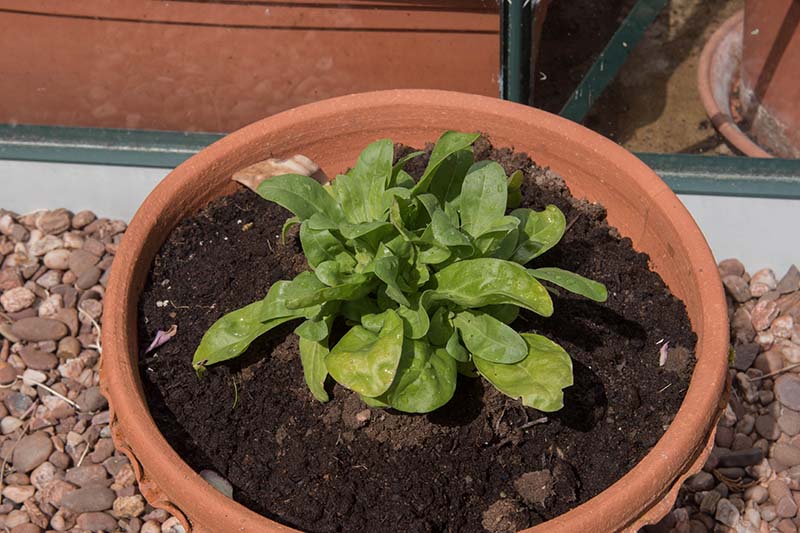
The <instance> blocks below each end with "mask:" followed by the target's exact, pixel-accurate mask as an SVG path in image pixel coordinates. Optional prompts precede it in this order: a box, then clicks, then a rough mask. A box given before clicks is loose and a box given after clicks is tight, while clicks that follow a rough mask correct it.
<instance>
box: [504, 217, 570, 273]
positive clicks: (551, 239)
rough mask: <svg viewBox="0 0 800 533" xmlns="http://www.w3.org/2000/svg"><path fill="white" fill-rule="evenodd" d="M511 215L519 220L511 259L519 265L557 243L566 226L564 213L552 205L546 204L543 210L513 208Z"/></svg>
mask: <svg viewBox="0 0 800 533" xmlns="http://www.w3.org/2000/svg"><path fill="white" fill-rule="evenodd" d="M511 216H512V217H516V218H518V219H519V220H520V226H519V227H520V230H521V231H520V233H519V242H518V243H517V249H516V251H515V252H514V255H513V256H512V257H511V260H512V261H515V262H517V263H519V264H521V265H524V264H525V263H527V262H528V261H530V260H531V259H533V258H534V257H538V256H540V255H542V254H543V253H545V252H546V251H547V250H549V249H550V248H552V247H553V246H555V245H556V244H558V241H560V240H561V237H563V236H564V231H565V229H566V227H567V221H566V219H565V218H564V213H562V212H561V210H560V209H559V208H557V207H556V206H554V205H548V206H547V207H546V208H545V210H544V211H533V210H532V209H515V210H514V211H512V212H511Z"/></svg>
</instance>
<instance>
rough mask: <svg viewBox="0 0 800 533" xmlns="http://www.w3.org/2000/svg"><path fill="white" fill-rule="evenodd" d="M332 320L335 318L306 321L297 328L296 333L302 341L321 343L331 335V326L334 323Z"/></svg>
mask: <svg viewBox="0 0 800 533" xmlns="http://www.w3.org/2000/svg"><path fill="white" fill-rule="evenodd" d="M332 318H333V317H327V318H322V319H314V318H310V319H308V320H304V321H303V322H302V323H301V324H300V325H299V326H297V327H296V328H295V330H294V332H295V333H296V334H297V336H298V337H300V338H301V339H306V340H309V341H314V342H320V341H322V340H323V339H326V338H327V337H328V334H329V333H330V326H331V323H332V322H333V320H332Z"/></svg>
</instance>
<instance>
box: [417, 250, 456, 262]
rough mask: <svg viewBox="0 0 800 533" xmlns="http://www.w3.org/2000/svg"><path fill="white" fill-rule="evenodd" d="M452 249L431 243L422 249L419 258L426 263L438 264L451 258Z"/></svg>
mask: <svg viewBox="0 0 800 533" xmlns="http://www.w3.org/2000/svg"><path fill="white" fill-rule="evenodd" d="M450 256H451V253H450V250H448V249H447V248H445V247H443V246H437V245H431V246H429V247H428V248H426V249H424V250H422V251H420V253H419V260H420V261H421V262H423V263H425V264H426V265H438V264H441V263H444V262H445V261H447V260H448V259H450Z"/></svg>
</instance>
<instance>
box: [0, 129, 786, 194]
mask: <svg viewBox="0 0 800 533" xmlns="http://www.w3.org/2000/svg"><path fill="white" fill-rule="evenodd" d="M222 136H223V135H222V134H216V133H182V132H172V131H146V130H116V129H96V128H66V127H58V126H9V125H0V159H14V160H23V161H40V162H48V163H79V164H100V165H122V166H137V167H155V168H165V169H170V168H174V167H176V166H177V165H179V164H180V163H182V162H183V161H185V160H186V159H187V158H189V157H190V156H192V155H193V154H195V153H197V152H198V151H200V150H202V149H203V148H205V147H206V146H208V145H209V144H211V143H212V142H214V141H216V140H218V139H220V138H222ZM636 155H637V156H638V157H639V158H640V159H642V161H644V162H645V163H647V164H648V165H649V166H650V167H651V168H653V170H655V172H656V173H657V174H658V175H659V176H661V178H662V179H664V181H665V182H666V183H667V184H668V185H669V186H670V187H671V188H672V189H673V190H674V191H675V192H677V193H685V194H710V195H720V196H754V197H763V198H791V199H800V160H794V159H754V158H739V157H716V156H698V155H685V154H649V153H640V154H636Z"/></svg>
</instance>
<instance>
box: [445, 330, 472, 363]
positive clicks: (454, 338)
mask: <svg viewBox="0 0 800 533" xmlns="http://www.w3.org/2000/svg"><path fill="white" fill-rule="evenodd" d="M445 353H447V355H449V356H450V357H452V358H453V360H454V361H458V362H459V363H468V362H469V360H470V359H471V357H470V354H469V352H468V351H467V349H466V348H464V346H463V345H462V344H461V338H460V337H459V335H458V330H457V329H454V330H453V333H452V334H451V335H450V338H449V339H447V344H446V345H445Z"/></svg>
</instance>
